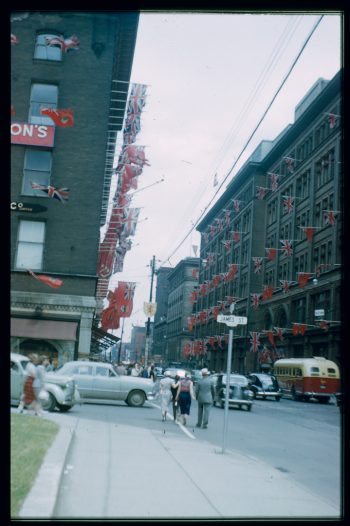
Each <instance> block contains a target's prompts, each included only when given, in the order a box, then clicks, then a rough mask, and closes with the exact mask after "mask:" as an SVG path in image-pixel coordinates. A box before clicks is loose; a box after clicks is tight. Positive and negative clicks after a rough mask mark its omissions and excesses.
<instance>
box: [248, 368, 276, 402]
mask: <svg viewBox="0 0 350 526" xmlns="http://www.w3.org/2000/svg"><path fill="white" fill-rule="evenodd" d="M247 378H248V382H249V388H250V389H251V390H252V391H253V393H254V398H257V397H259V398H260V397H261V398H262V399H263V400H266V397H268V396H272V397H274V398H275V400H277V402H279V401H280V400H281V398H282V390H281V389H280V386H279V385H278V381H277V378H276V377H275V376H273V375H272V374H265V373H250V374H248V375H247Z"/></svg>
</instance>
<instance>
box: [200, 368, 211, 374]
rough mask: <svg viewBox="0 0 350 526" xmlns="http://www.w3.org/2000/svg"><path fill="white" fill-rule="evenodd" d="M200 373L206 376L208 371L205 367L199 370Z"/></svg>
mask: <svg viewBox="0 0 350 526" xmlns="http://www.w3.org/2000/svg"><path fill="white" fill-rule="evenodd" d="M201 373H202V375H203V376H204V375H208V374H209V371H208V369H207V368H206V367H204V369H202V370H201Z"/></svg>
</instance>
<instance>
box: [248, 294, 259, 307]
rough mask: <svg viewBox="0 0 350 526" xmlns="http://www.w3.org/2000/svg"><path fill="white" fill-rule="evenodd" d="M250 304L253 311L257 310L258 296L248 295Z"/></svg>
mask: <svg viewBox="0 0 350 526" xmlns="http://www.w3.org/2000/svg"><path fill="white" fill-rule="evenodd" d="M250 304H251V306H252V307H253V309H257V308H258V307H259V304H260V294H258V293H256V292H253V293H252V294H250Z"/></svg>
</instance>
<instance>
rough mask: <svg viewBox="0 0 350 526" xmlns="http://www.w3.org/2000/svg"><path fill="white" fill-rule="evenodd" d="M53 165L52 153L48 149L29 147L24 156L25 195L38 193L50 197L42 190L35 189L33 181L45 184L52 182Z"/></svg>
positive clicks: (23, 187)
mask: <svg viewBox="0 0 350 526" xmlns="http://www.w3.org/2000/svg"><path fill="white" fill-rule="evenodd" d="M51 165H52V153H51V152H49V151H47V150H35V149H34V148H28V149H27V150H26V152H25V157H24V168H23V185H22V194H23V195H37V196H40V197H48V195H47V194H46V193H44V192H42V191H41V190H33V188H32V186H31V183H38V184H42V185H45V186H49V184H50V176H51Z"/></svg>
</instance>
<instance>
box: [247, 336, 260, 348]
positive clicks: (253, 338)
mask: <svg viewBox="0 0 350 526" xmlns="http://www.w3.org/2000/svg"><path fill="white" fill-rule="evenodd" d="M249 334H250V340H249V343H250V345H251V347H250V350H251V351H253V352H257V351H258V347H259V345H260V340H259V336H260V332H255V331H253V332H249Z"/></svg>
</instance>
